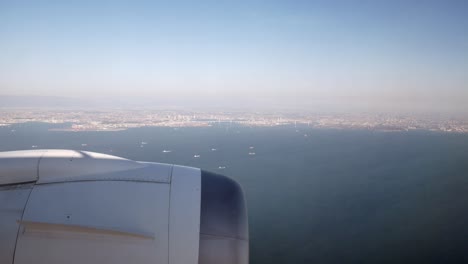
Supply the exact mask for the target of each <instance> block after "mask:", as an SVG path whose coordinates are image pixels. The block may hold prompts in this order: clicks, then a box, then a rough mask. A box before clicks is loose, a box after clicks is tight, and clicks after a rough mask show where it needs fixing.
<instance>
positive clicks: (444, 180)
mask: <svg viewBox="0 0 468 264" xmlns="http://www.w3.org/2000/svg"><path fill="white" fill-rule="evenodd" d="M57 126H61V125H50V124H38V123H26V124H17V125H13V126H11V127H0V150H1V151H7V150H17V149H31V147H32V146H37V148H66V149H81V150H88V151H96V152H103V153H108V154H112V155H117V156H122V157H125V158H130V159H134V160H141V161H156V162H164V163H175V164H182V165H188V166H195V167H200V168H203V169H207V170H211V171H214V172H217V173H221V174H225V175H227V176H229V177H232V178H234V179H236V180H237V181H239V182H240V183H241V185H242V186H243V188H244V191H245V194H246V198H247V204H248V207H249V221H250V256H251V263H253V264H263V263H268V264H274V263H402V262H404V263H454V262H455V263H463V262H467V261H468V254H467V253H466V249H467V248H468V239H467V238H468V228H466V223H468V210H467V209H466V201H468V192H467V191H466V190H468V162H467V161H468V135H461V134H441V133H429V132H392V133H385V132H372V131H349V130H324V129H312V128H309V127H307V126H298V127H297V128H295V127H294V126H284V127H268V128H261V127H258V128H255V127H242V126H231V125H229V124H218V125H215V126H213V127H203V128H178V129H174V128H138V129H130V130H126V131H117V132H59V131H48V129H49V128H53V127H57ZM164 150H166V152H163V151H164ZM249 153H251V155H249ZM252 153H255V155H253V154H252ZM195 156H198V157H195ZM220 168H221V169H220Z"/></svg>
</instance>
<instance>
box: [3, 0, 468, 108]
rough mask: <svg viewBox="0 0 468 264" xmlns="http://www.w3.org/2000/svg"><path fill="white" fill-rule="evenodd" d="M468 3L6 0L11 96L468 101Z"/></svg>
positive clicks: (367, 104) (397, 104)
mask: <svg viewBox="0 0 468 264" xmlns="http://www.w3.org/2000/svg"><path fill="white" fill-rule="evenodd" d="M467 14H468V1H442V0H440V1H430V0H427V1H423V0H414V1H399V0H392V1H382V0H373V1H365V0H362V1H358V0H356V1H353V0H346V1H338V0H337V1H313V0H309V1H294V0H292V1H275V0H269V1H256V0H252V1H242V0H238V1H223V0H218V1H138V0H136V1H118V0H115V1H86V0H84V1H47V0H45V1H21V0H15V1H5V0H0V51H1V52H0V95H10V96H11V95H20V96H63V97H77V98H145V99H148V98H158V99H165V98H167V99H168V100H175V101H177V98H182V97H183V98H185V100H199V101H203V102H210V101H217V102H226V104H233V105H236V104H239V105H241V103H242V102H244V101H249V102H252V103H254V104H255V103H258V104H266V105H271V106H274V105H289V106H300V107H302V108H312V107H314V106H317V105H325V106H330V107H332V106H335V107H336V106H350V107H358V108H359V107H360V108H362V109H368V110H372V109H378V108H386V109H390V110H396V109H407V110H409V111H411V110H423V111H425V110H450V111H468V106H466V105H468V15H467Z"/></svg>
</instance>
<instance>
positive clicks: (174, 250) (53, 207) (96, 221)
mask: <svg viewBox="0 0 468 264" xmlns="http://www.w3.org/2000/svg"><path fill="white" fill-rule="evenodd" d="M0 202H1V203H0V233H1V234H3V235H2V236H0V263H15V264H30V263H39V264H40V263H47V264H55V263H57V264H58V263H71V264H73V263H91V264H92V263H145V264H146V263H148V264H149V263H169V264H178V263H180V264H188V263H200V264H214V263H225V264H244V263H248V255H249V252H248V247H249V237H248V223H247V212H246V206H245V200H244V195H243V193H242V188H241V187H240V185H239V184H238V183H237V182H235V181H234V180H232V179H230V178H227V177H225V176H222V175H217V174H214V173H210V172H206V171H203V170H200V169H197V168H191V167H184V166H176V165H169V164H160V163H152V162H137V161H132V160H128V159H124V158H119V157H115V156H110V155H105V154H99V153H93V152H86V151H73V150H33V151H29V150H28V151H12V152H1V153H0Z"/></svg>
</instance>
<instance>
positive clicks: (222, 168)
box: [218, 166, 226, 170]
mask: <svg viewBox="0 0 468 264" xmlns="http://www.w3.org/2000/svg"><path fill="white" fill-rule="evenodd" d="M225 168H226V166H219V167H218V169H219V170H224V169H225Z"/></svg>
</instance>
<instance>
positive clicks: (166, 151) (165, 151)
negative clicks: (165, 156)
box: [162, 149, 172, 153]
mask: <svg viewBox="0 0 468 264" xmlns="http://www.w3.org/2000/svg"><path fill="white" fill-rule="evenodd" d="M162 152H163V153H169V152H172V150H167V149H165V150H163V151H162Z"/></svg>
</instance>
